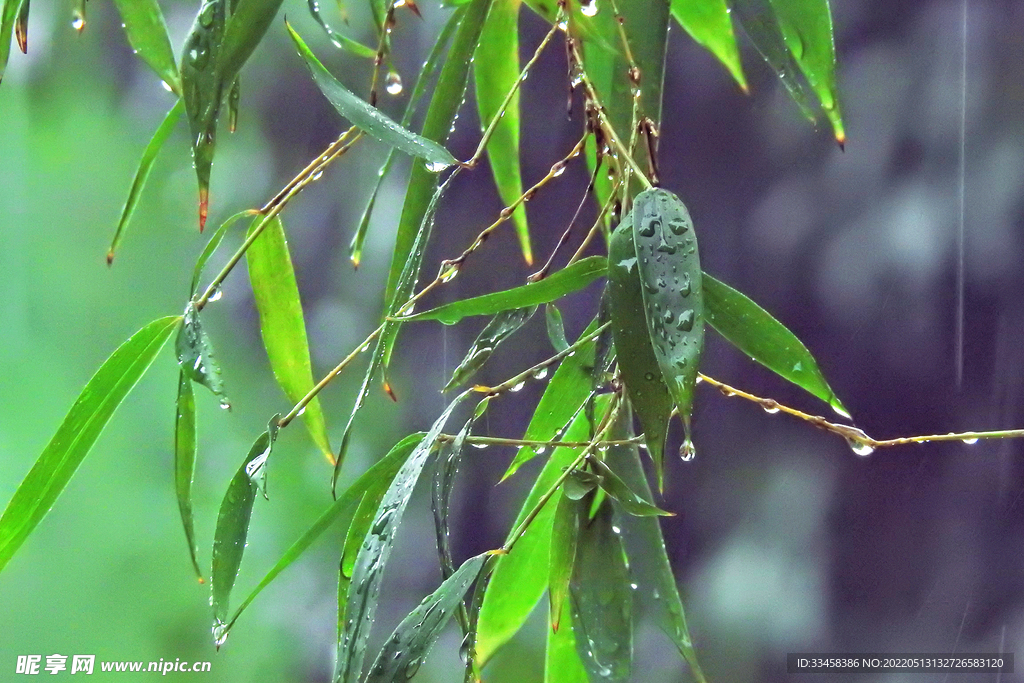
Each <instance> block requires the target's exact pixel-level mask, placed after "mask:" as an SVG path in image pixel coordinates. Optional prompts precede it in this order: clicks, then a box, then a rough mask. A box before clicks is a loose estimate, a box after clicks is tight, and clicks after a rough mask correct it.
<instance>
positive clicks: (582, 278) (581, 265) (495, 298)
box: [401, 256, 608, 325]
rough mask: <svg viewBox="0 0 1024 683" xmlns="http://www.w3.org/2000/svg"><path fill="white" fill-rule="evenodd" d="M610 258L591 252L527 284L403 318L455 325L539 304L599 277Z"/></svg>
mask: <svg viewBox="0 0 1024 683" xmlns="http://www.w3.org/2000/svg"><path fill="white" fill-rule="evenodd" d="M607 269H608V261H607V259H605V258H604V257H603V256H588V257H587V258H585V259H581V260H579V261H577V262H576V263H574V264H572V265H571V266H569V267H568V268H563V269H562V270H560V271H558V272H557V273H554V274H553V275H551V276H549V277H546V278H544V279H543V280H540V281H539V282H534V283H531V284H527V285H522V286H520V287H513V288H512V289H506V290H505V291H503V292H495V293H493V294H484V295H482V296H477V297H473V298H471V299H462V300H461V301H453V302H452V303H450V304H445V305H444V306H438V307H437V308H433V309H431V310H429V311H424V312H422V313H417V314H415V315H410V316H406V317H404V318H401V320H402V321H404V322H409V321H412V320H439V321H441V322H442V323H444V324H445V325H454V324H455V323H457V322H459V321H460V320H462V319H463V318H466V317H469V316H474V315H493V314H494V313H498V312H501V311H507V310H509V309H513V308H525V307H527V306H539V305H540V304H546V303H549V302H551V301H554V300H556V299H559V298H561V297H563V296H565V295H566V294H572V293H573V292H578V291H579V290H581V289H583V288H584V287H586V286H587V285H589V284H590V283H591V282H593V281H594V280H596V279H597V278H599V277H601V276H602V275H605V274H606V273H607Z"/></svg>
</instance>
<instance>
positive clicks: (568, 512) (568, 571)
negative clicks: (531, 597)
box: [548, 493, 586, 631]
mask: <svg viewBox="0 0 1024 683" xmlns="http://www.w3.org/2000/svg"><path fill="white" fill-rule="evenodd" d="M585 511H586V507H585V504H584V503H583V502H581V500H580V499H579V498H572V497H570V496H569V495H566V494H564V493H563V494H562V495H560V496H559V497H558V505H557V506H556V507H555V516H554V520H553V521H552V525H551V554H550V556H549V557H550V559H549V561H548V614H550V615H551V629H552V630H553V631H557V630H558V628H559V625H560V620H561V615H562V614H563V613H564V610H563V609H562V608H563V606H564V603H565V599H566V598H567V597H568V596H569V580H570V579H571V578H572V569H573V565H574V563H575V562H576V541H577V539H578V538H579V529H580V523H581V521H583V522H585V521H586V515H585V514H584V512H585Z"/></svg>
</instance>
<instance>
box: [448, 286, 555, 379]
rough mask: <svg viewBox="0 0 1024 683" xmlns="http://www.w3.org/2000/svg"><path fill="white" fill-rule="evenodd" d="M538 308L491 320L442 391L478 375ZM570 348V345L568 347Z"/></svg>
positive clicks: (521, 309)
mask: <svg viewBox="0 0 1024 683" xmlns="http://www.w3.org/2000/svg"><path fill="white" fill-rule="evenodd" d="M536 310H537V309H536V307H533V306H531V307H529V308H514V309H512V310H509V311H502V312H501V313H498V314H497V315H496V316H494V317H493V318H491V321H490V322H489V323H487V325H486V326H485V327H484V329H483V330H481V331H480V334H479V335H477V338H476V340H475V341H474V342H473V345H472V346H470V347H469V351H467V352H466V356H465V358H463V359H462V362H461V363H459V367H457V368H455V372H453V373H452V378H451V379H450V380H448V384H446V385H445V386H444V388H443V389H442V390H441V391H451V390H452V389H454V388H455V387H457V386H459V385H460V384H462V383H463V382H465V381H466V380H468V379H469V378H470V377H472V376H473V375H475V374H476V371H477V370H479V369H480V368H481V367H482V366H483V364H484V363H486V362H487V359H488V358H490V357H491V354H492V353H494V350H495V349H496V348H498V345H499V344H501V342H503V341H505V340H506V339H508V338H509V337H511V336H512V335H513V334H515V333H516V332H518V331H519V329H520V328H521V327H522V326H523V325H525V324H526V322H527V321H528V320H529V319H530V318H532V317H533V314H534V312H535V311H536ZM567 346H568V345H567Z"/></svg>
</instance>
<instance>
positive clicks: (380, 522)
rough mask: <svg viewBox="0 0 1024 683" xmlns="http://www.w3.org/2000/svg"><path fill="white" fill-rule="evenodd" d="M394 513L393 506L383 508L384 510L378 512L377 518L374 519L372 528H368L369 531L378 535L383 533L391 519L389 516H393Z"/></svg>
mask: <svg viewBox="0 0 1024 683" xmlns="http://www.w3.org/2000/svg"><path fill="white" fill-rule="evenodd" d="M394 514H395V509H394V508H385V509H384V512H382V513H380V515H378V517H377V519H375V520H374V522H373V528H372V529H370V531H372V532H373V533H375V534H377V535H378V536H379V535H381V534H382V533H384V529H385V528H386V527H387V526H388V523H389V522H390V521H391V518H392V516H394Z"/></svg>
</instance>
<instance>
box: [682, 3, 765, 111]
mask: <svg viewBox="0 0 1024 683" xmlns="http://www.w3.org/2000/svg"><path fill="white" fill-rule="evenodd" d="M672 17H673V18H674V19H675V20H676V21H677V22H679V25H680V26H682V27H683V28H684V29H685V30H686V32H687V33H689V34H690V37H691V38H693V39H694V40H696V41H697V42H698V43H700V44H701V45H703V46H704V47H705V48H706V49H707V50H708V51H709V52H710V53H711V54H713V55H714V56H715V57H717V58H718V61H720V62H721V63H722V64H723V65H724V66H725V68H726V69H728V70H729V73H730V74H732V77H733V78H734V79H735V80H736V83H738V84H739V86H740V87H741V88H742V89H743V91H744V92H746V90H747V79H746V77H744V75H743V65H742V63H741V62H740V50H739V48H738V47H737V45H736V35H735V34H734V33H733V30H732V21H731V20H730V18H729V7H728V6H727V5H726V2H725V0H705V1H704V2H692V1H691V0H672Z"/></svg>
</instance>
